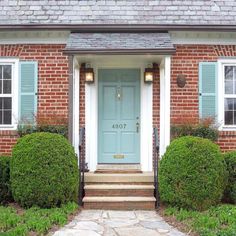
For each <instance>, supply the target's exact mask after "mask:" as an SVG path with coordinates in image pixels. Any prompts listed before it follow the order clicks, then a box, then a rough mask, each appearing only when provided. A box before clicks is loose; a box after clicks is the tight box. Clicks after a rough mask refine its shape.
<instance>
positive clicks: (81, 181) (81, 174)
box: [79, 128, 85, 206]
mask: <svg viewBox="0 0 236 236" xmlns="http://www.w3.org/2000/svg"><path fill="white" fill-rule="evenodd" d="M84 135H85V128H80V130H79V205H80V206H82V205H83V197H84V170H85V160H84V158H85V157H84V156H83V141H84Z"/></svg>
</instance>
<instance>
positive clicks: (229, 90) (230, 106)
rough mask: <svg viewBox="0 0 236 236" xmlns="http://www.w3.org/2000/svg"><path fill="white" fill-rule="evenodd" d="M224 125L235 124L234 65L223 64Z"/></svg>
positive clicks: (235, 81) (235, 68)
mask: <svg viewBox="0 0 236 236" xmlns="http://www.w3.org/2000/svg"><path fill="white" fill-rule="evenodd" d="M223 73H224V125H226V126H232V125H236V65H224V67H223Z"/></svg>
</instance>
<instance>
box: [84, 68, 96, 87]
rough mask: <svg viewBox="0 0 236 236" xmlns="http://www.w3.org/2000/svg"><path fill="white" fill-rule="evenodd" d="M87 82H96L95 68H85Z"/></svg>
mask: <svg viewBox="0 0 236 236" xmlns="http://www.w3.org/2000/svg"><path fill="white" fill-rule="evenodd" d="M85 82H86V83H87V84H92V83H94V72H93V68H91V67H88V68H87V67H86V68H85Z"/></svg>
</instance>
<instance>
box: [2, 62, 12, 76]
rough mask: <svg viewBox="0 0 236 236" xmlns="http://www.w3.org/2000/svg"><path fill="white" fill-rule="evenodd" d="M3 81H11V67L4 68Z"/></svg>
mask: <svg viewBox="0 0 236 236" xmlns="http://www.w3.org/2000/svg"><path fill="white" fill-rule="evenodd" d="M3 79H11V66H10V65H5V66H3Z"/></svg>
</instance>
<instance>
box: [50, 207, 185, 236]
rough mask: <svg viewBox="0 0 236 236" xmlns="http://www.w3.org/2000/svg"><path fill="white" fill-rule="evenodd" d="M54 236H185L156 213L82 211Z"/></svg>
mask: <svg viewBox="0 0 236 236" xmlns="http://www.w3.org/2000/svg"><path fill="white" fill-rule="evenodd" d="M53 236H185V234H184V233H181V232H179V231H178V230H177V229H175V228H174V227H172V226H170V225H169V224H167V223H166V222H165V221H164V220H163V218H162V217H160V216H159V215H158V214H157V213H156V212H155V211H105V210H104V211H103V210H82V211H81V212H80V213H79V214H78V215H77V216H76V217H75V218H74V220H73V221H71V222H70V223H69V224H68V225H66V226H65V227H63V228H62V229H60V230H59V231H57V232H55V233H54V234H53Z"/></svg>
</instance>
